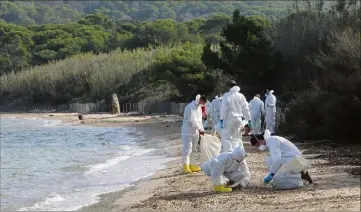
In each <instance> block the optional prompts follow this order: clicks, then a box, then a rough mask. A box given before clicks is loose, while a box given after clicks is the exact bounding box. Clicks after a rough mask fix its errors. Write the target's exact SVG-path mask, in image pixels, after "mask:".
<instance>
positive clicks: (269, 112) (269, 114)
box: [265, 90, 276, 134]
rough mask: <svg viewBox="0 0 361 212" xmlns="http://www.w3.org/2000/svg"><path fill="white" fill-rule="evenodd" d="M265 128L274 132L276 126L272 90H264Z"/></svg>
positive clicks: (274, 102) (274, 100)
mask: <svg viewBox="0 0 361 212" xmlns="http://www.w3.org/2000/svg"><path fill="white" fill-rule="evenodd" d="M265 104H266V105H265V106H266V129H267V130H269V131H270V132H271V134H273V133H275V128H276V97H275V96H274V95H273V90H270V91H269V90H267V92H266V101H265Z"/></svg>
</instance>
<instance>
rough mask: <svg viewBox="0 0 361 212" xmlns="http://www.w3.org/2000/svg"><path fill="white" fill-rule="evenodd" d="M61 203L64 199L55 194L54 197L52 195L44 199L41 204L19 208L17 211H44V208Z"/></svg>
mask: <svg viewBox="0 0 361 212" xmlns="http://www.w3.org/2000/svg"><path fill="white" fill-rule="evenodd" d="M63 201H65V198H64V197H62V196H60V195H58V194H55V195H52V196H51V197H47V198H45V200H44V201H42V202H38V203H35V204H34V205H33V206H31V207H23V208H20V209H19V210H18V211H33V210H41V209H44V208H45V207H46V206H48V205H51V204H52V203H54V202H63Z"/></svg>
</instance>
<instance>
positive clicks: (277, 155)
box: [267, 138, 282, 174]
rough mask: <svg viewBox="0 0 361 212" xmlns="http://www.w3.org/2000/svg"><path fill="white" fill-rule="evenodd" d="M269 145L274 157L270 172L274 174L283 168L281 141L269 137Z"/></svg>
mask: <svg viewBox="0 0 361 212" xmlns="http://www.w3.org/2000/svg"><path fill="white" fill-rule="evenodd" d="M267 146H268V148H269V153H270V155H271V158H272V165H271V168H270V172H271V173H273V174H276V172H277V171H278V170H279V169H280V168H281V166H282V160H281V159H282V155H281V149H280V141H279V140H277V139H272V138H271V139H268V140H267Z"/></svg>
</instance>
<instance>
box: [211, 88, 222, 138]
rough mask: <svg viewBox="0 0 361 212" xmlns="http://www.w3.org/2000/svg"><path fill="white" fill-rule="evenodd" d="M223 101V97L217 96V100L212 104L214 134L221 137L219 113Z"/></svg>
mask: <svg viewBox="0 0 361 212" xmlns="http://www.w3.org/2000/svg"><path fill="white" fill-rule="evenodd" d="M221 100H222V96H221V95H219V96H216V98H215V99H214V100H213V102H212V112H213V117H212V118H213V128H212V133H213V134H215V133H218V134H219V135H220V131H219V130H218V128H219V127H218V123H219V111H220V108H221Z"/></svg>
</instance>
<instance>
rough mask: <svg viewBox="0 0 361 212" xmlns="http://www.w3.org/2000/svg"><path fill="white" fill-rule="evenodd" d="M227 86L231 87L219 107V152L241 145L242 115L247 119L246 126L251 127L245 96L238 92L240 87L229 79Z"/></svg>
mask: <svg viewBox="0 0 361 212" xmlns="http://www.w3.org/2000/svg"><path fill="white" fill-rule="evenodd" d="M229 87H230V88H231V89H230V90H229V92H227V93H225V94H224V95H223V99H222V103H221V108H220V127H221V129H223V130H222V133H221V142H222V150H221V152H227V151H228V152H232V151H233V149H235V148H236V147H238V146H239V145H241V146H242V147H243V143H242V135H241V134H240V131H241V128H242V127H243V126H242V125H243V124H242V117H244V118H245V120H246V121H248V126H249V127H251V121H250V119H251V115H250V112H249V108H248V102H247V100H246V97H244V95H243V94H241V93H240V92H239V91H240V90H241V88H240V87H239V86H237V85H236V82H235V81H233V80H231V82H230V83H229Z"/></svg>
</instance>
